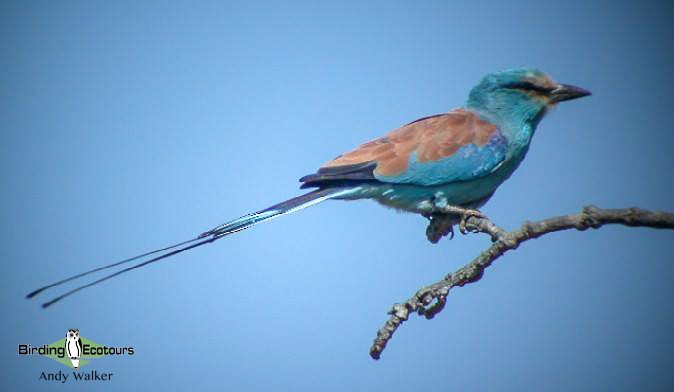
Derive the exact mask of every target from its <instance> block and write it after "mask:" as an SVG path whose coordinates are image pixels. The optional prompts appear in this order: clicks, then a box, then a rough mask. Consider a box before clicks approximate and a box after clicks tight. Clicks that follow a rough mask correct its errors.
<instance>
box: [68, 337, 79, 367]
mask: <svg viewBox="0 0 674 392" xmlns="http://www.w3.org/2000/svg"><path fill="white" fill-rule="evenodd" d="M66 352H67V353H68V357H69V358H70V362H72V364H73V367H74V368H75V369H77V368H78V367H79V366H80V357H81V356H82V340H80V330H79V329H69V330H68V332H67V333H66Z"/></svg>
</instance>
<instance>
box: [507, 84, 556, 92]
mask: <svg viewBox="0 0 674 392" xmlns="http://www.w3.org/2000/svg"><path fill="white" fill-rule="evenodd" d="M505 87H506V88H513V89H519V90H530V91H538V92H541V93H549V92H551V91H552V90H554V88H552V87H543V86H539V85H537V84H533V83H531V82H515V83H510V84H507V85H505Z"/></svg>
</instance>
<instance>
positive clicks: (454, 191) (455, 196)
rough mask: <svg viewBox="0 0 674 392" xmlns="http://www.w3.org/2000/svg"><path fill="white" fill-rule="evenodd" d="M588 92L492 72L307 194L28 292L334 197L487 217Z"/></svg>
mask: <svg viewBox="0 0 674 392" xmlns="http://www.w3.org/2000/svg"><path fill="white" fill-rule="evenodd" d="M587 95H590V92H589V91H587V90H585V89H582V88H580V87H575V86H572V85H568V84H561V83H557V82H555V81H554V80H553V79H552V78H550V77H549V76H548V75H547V74H545V73H543V72H541V71H539V70H537V69H511V70H506V71H501V72H495V73H492V74H489V75H487V76H485V77H484V78H483V79H482V80H481V81H480V82H479V83H478V84H477V86H475V87H474V88H473V89H472V90H471V91H470V94H469V95H468V99H467V100H466V102H465V104H464V105H463V106H462V107H460V108H457V109H453V110H450V111H449V112H447V113H442V114H437V115H434V116H428V117H424V118H421V119H418V120H416V121H412V122H410V123H409V124H406V125H404V126H402V127H400V128H398V129H395V130H393V131H392V132H389V133H388V134H387V135H385V136H383V137H380V138H378V139H375V140H372V141H370V142H367V143H365V144H361V145H360V146H358V147H356V148H355V149H353V150H352V151H349V152H347V153H344V154H342V155H340V156H338V157H337V158H335V159H333V160H331V161H328V162H326V163H325V164H323V166H321V167H320V168H319V169H318V171H316V172H315V173H313V174H309V175H307V176H304V177H302V178H301V179H300V181H301V182H302V186H301V187H302V188H315V189H314V190H312V191H310V192H309V193H306V194H303V195H301V196H298V197H295V198H292V199H290V200H286V201H284V202H281V203H278V204H275V205H273V206H271V207H269V208H265V209H263V210H260V211H258V212H254V213H251V214H248V215H244V216H242V217H240V218H237V219H234V220H232V221H230V222H227V223H224V224H222V225H219V226H217V227H215V228H213V229H211V230H209V231H206V232H204V233H202V234H200V235H199V236H197V237H195V238H192V239H190V240H187V241H184V242H181V243H179V244H175V245H172V246H169V247H165V248H162V249H157V250H153V251H151V252H147V253H144V254H142V255H138V256H135V257H132V258H129V259H125V260H121V261H119V262H116V263H113V264H109V265H105V266H102V267H98V268H94V269H92V270H89V271H86V272H83V273H80V274H77V275H74V276H71V277H68V278H65V279H62V280H60V281H58V282H55V283H53V284H50V285H47V286H44V287H42V288H39V289H37V290H35V291H33V292H31V293H30V294H28V297H29V298H30V297H34V296H35V295H37V294H39V293H41V292H43V291H44V290H46V289H49V288H52V287H55V286H58V285H61V284H63V283H66V282H69V281H71V280H73V279H77V278H81V277H83V276H86V275H89V274H92V273H95V272H99V271H103V270H107V269H110V268H114V267H118V266H121V265H123V264H126V263H129V262H132V261H138V264H135V265H132V266H129V267H120V268H121V269H119V270H118V271H116V272H114V273H111V274H109V275H106V276H103V277H102V278H100V279H97V280H94V281H92V282H90V283H87V284H85V285H82V286H79V287H76V288H74V289H72V290H70V291H67V292H65V293H64V294H62V295H60V296H58V297H56V298H54V299H52V300H51V301H49V302H46V303H44V304H43V305H42V306H43V307H47V306H49V305H52V304H54V303H55V302H57V301H60V300H61V299H63V298H65V297H67V296H69V295H71V294H73V293H75V292H77V291H80V290H82V289H84V288H87V287H90V286H93V285H95V284H98V283H100V282H103V281H105V280H108V279H110V278H113V277H115V276H118V275H120V274H123V273H125V272H128V271H131V270H134V269H137V268H140V267H143V266H145V265H148V264H150V263H154V262H157V261H159V260H162V259H165V258H167V257H169V256H172V255H175V254H177V253H180V252H184V251H186V250H188V249H192V248H196V247H198V246H201V245H205V244H208V243H211V242H213V241H216V240H218V239H220V238H222V237H225V236H227V235H230V234H232V233H236V232H237V231H241V230H244V229H247V228H249V227H252V226H254V225H256V224H258V223H261V222H264V221H267V220H270V219H272V218H276V217H279V216H281V215H284V214H289V213H292V212H296V211H300V210H302V209H304V208H307V207H309V206H312V205H315V204H318V203H321V202H323V201H326V200H330V199H333V200H357V199H373V200H375V201H377V202H378V203H380V204H383V205H385V206H388V207H391V208H394V209H396V210H402V211H407V212H412V213H416V214H422V215H424V216H425V217H427V218H429V219H434V217H437V216H438V215H439V214H451V215H452V216H456V217H458V219H459V220H457V222H459V221H461V222H462V223H463V222H465V219H466V218H467V217H468V216H471V215H480V212H479V211H478V210H477V209H478V208H480V207H481V206H482V205H483V204H484V203H486V202H487V200H489V198H490V197H491V196H492V195H493V194H494V192H495V191H496V189H497V188H498V187H499V185H501V184H502V183H503V181H505V180H506V179H507V178H508V177H510V176H511V175H512V174H513V172H514V171H515V170H516V169H517V167H518V166H519V165H520V163H521V162H522V160H523V159H524V157H525V156H526V154H527V151H528V149H529V144H530V142H531V138H532V137H533V135H534V132H535V130H536V127H537V125H538V123H539V122H540V121H541V119H542V118H543V117H544V116H545V114H546V113H547V112H548V111H549V109H550V108H552V107H553V106H554V105H555V104H557V103H559V102H562V101H568V100H572V99H576V98H580V97H584V96H587ZM141 259H145V260H144V261H141Z"/></svg>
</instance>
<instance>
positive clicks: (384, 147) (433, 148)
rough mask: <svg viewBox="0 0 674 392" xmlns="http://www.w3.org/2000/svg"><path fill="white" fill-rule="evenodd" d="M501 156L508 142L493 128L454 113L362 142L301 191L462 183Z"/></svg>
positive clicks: (466, 113)
mask: <svg viewBox="0 0 674 392" xmlns="http://www.w3.org/2000/svg"><path fill="white" fill-rule="evenodd" d="M459 151H461V153H460V154H457V152H459ZM506 151H507V141H506V139H505V138H504V137H503V135H502V134H501V133H500V131H499V130H498V128H497V127H496V126H495V125H493V124H491V123H489V122H487V121H485V120H484V119H482V118H480V117H479V116H478V115H477V114H475V113H472V112H470V111H467V110H464V109H455V110H452V111H450V112H448V113H444V114H438V115H434V116H429V117H424V118H421V119H419V120H416V121H413V122H411V123H409V124H407V125H405V126H402V127H400V128H398V129H396V130H394V131H392V132H390V133H389V134H388V135H386V136H384V137H381V138H378V139H375V140H372V141H370V142H367V143H364V144H362V145H360V146H358V147H357V148H356V149H354V150H352V151H349V152H347V153H345V154H342V155H340V156H338V157H337V158H335V159H333V160H331V161H329V162H327V163H325V164H324V165H323V166H322V167H321V168H320V169H319V170H318V171H317V172H316V173H315V174H311V175H308V176H304V177H302V178H301V179H300V181H301V182H303V183H304V184H303V187H306V186H321V185H323V184H326V183H331V182H335V181H380V182H392V183H408V184H416V185H437V184H442V183H449V182H452V181H466V180H471V179H474V178H477V177H481V176H484V175H486V174H489V173H490V172H491V171H492V170H495V169H496V168H497V167H498V166H499V164H500V163H501V162H502V161H503V160H504V159H505V155H506ZM430 173H432V175H428V176H427V175H426V174H430Z"/></svg>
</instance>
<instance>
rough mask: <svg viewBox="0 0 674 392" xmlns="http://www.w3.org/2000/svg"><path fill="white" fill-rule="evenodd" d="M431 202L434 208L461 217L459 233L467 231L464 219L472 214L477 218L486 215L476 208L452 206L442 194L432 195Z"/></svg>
mask: <svg viewBox="0 0 674 392" xmlns="http://www.w3.org/2000/svg"><path fill="white" fill-rule="evenodd" d="M433 204H434V205H435V208H437V209H438V210H439V211H441V212H442V213H443V214H449V215H458V216H460V217H461V220H459V231H461V234H466V233H467V230H466V221H467V220H468V218H470V217H471V216H474V217H477V218H486V216H485V215H484V214H483V213H481V212H480V211H478V210H475V209H472V208H464V207H459V206H454V205H451V204H449V202H448V201H447V198H446V197H444V196H436V197H434V198H433Z"/></svg>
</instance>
